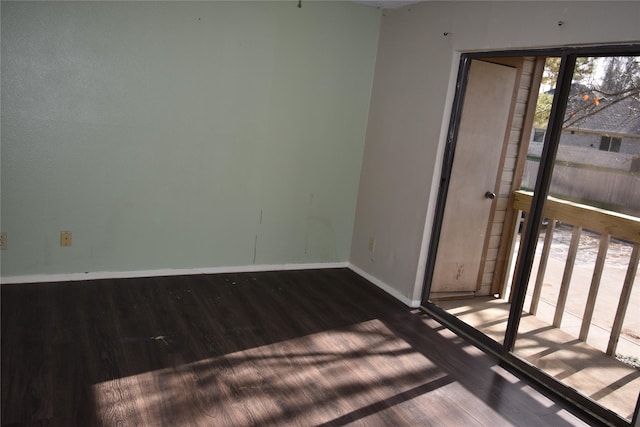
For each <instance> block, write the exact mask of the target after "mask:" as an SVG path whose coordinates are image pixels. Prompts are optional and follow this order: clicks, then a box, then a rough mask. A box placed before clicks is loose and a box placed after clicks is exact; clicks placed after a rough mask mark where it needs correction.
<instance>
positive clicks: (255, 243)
mask: <svg viewBox="0 0 640 427" xmlns="http://www.w3.org/2000/svg"><path fill="white" fill-rule="evenodd" d="M257 252H258V235H257V234H256V237H255V239H254V240H253V263H254V264H255V263H256V253H257Z"/></svg>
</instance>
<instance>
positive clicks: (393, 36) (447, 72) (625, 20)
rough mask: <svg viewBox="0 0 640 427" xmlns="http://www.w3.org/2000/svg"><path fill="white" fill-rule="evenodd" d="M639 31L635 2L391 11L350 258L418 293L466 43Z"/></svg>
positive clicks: (493, 46)
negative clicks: (373, 243)
mask: <svg viewBox="0 0 640 427" xmlns="http://www.w3.org/2000/svg"><path fill="white" fill-rule="evenodd" d="M558 21H563V25H561V26H559V25H558ZM444 33H448V34H447V35H446V36H445V35H444ZM631 41H635V42H639V41H640V3H637V2H426V3H421V4H418V5H413V6H407V7H403V8H400V9H393V10H388V11H385V13H384V14H383V18H382V26H381V29H380V42H379V45H378V56H377V62H376V69H375V75H374V86H373V92H372V100H371V106H370V110H369V121H368V127H367V136H366V143H365V151H364V158H363V164H362V170H361V175H360V187H359V193H358V202H357V207H356V220H355V226H354V232H353V241H352V246H351V258H350V261H351V263H352V264H353V265H354V266H355V267H357V269H359V270H361V271H362V272H364V273H366V274H367V275H368V276H370V277H372V278H376V279H378V281H380V282H381V283H384V284H386V285H387V286H389V287H390V288H391V289H392V290H393V291H394V292H395V293H397V294H398V295H400V296H402V297H403V298H405V299H408V300H411V301H414V302H415V301H417V300H419V299H420V292H421V287H422V280H423V276H424V266H425V261H426V255H427V251H426V248H427V245H428V243H429V239H430V232H431V227H432V219H433V213H434V209H435V202H436V193H437V190H438V184H439V178H440V167H441V162H442V152H443V146H444V142H445V137H446V133H447V129H448V121H449V113H450V109H451V104H452V101H453V96H454V89H455V87H454V86H455V79H456V76H457V64H458V60H459V56H460V53H461V52H467V51H483V50H508V49H521V48H540V47H550V46H562V45H578V44H601V43H617V42H631ZM370 237H375V239H376V246H375V251H374V252H373V253H371V252H370V251H369V247H368V243H369V238H370Z"/></svg>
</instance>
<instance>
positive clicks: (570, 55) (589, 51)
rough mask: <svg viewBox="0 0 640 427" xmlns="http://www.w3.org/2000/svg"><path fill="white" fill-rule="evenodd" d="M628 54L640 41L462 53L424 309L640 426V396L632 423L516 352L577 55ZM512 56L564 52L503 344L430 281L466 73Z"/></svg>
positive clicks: (521, 368) (575, 398) (508, 362)
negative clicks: (434, 293)
mask: <svg viewBox="0 0 640 427" xmlns="http://www.w3.org/2000/svg"><path fill="white" fill-rule="evenodd" d="M625 54H629V55H631V54H635V55H640V43H628V44H615V45H613V44H612V45H593V46H569V47H557V48H549V49H532V50H511V51H485V52H473V53H471V52H470V53H462V54H461V56H460V62H459V66H458V76H457V80H456V93H455V96H454V100H453V105H452V110H451V116H450V119H449V128H448V132H447V139H446V143H445V149H444V156H443V160H442V169H441V170H442V172H441V177H440V186H439V188H438V195H437V199H436V208H435V213H434V219H433V226H432V233H431V240H430V242H429V251H428V255H427V260H426V267H425V276H424V284H423V290H422V299H421V309H422V310H423V311H425V312H426V313H427V314H429V315H430V316H432V317H434V318H435V319H436V320H438V321H439V322H441V323H442V324H444V325H445V326H446V327H448V328H449V329H452V330H453V331H454V332H456V333H457V334H459V335H461V336H463V337H465V338H467V339H469V340H470V341H471V342H473V343H474V344H475V345H476V346H478V347H479V348H481V349H482V350H484V351H485V352H487V353H489V354H492V355H493V356H495V357H496V358H497V359H498V360H499V361H500V363H501V364H502V365H503V366H505V367H507V368H510V369H512V370H514V371H517V372H519V373H521V374H523V375H525V376H526V377H528V378H529V379H531V380H533V381H535V382H537V383H538V384H540V385H542V386H543V387H545V388H547V389H548V390H550V391H551V392H552V393H554V394H556V395H557V396H558V397H559V398H561V399H563V400H565V401H566V402H568V403H570V404H572V405H574V406H575V407H576V408H577V409H579V410H580V411H582V412H585V413H586V414H588V415H589V416H591V417H594V418H595V419H597V420H599V421H603V422H605V423H613V424H615V425H629V426H634V427H638V426H640V396H639V398H638V401H637V402H636V409H635V411H634V415H633V419H632V421H631V423H629V422H628V421H627V420H625V419H623V418H621V417H620V416H618V415H617V414H616V413H614V412H613V411H610V410H608V409H606V408H604V407H602V406H600V405H598V404H596V403H595V402H593V401H592V400H590V399H588V398H587V397H585V396H583V395H582V394H580V393H578V392H577V391H576V390H574V389H573V388H571V387H568V386H566V385H564V384H562V383H561V382H559V381H558V380H556V379H555V378H553V377H551V376H549V375H547V374H545V373H544V372H542V371H541V370H539V369H538V368H535V367H533V366H532V365H530V364H529V363H527V362H526V361H524V360H523V359H521V358H519V357H518V356H517V355H515V354H514V352H513V348H514V344H515V340H516V337H517V332H518V326H519V321H520V314H521V313H522V309H523V307H524V300H525V294H526V284H527V283H528V282H529V278H530V275H531V269H532V265H533V260H534V256H535V250H536V245H537V235H538V233H539V231H540V224H541V222H542V218H543V211H544V204H545V201H546V197H547V195H548V192H549V187H550V184H551V173H552V170H553V164H554V160H555V156H556V153H557V149H558V145H559V141H560V131H561V129H562V122H563V114H564V110H565V107H566V101H567V98H568V94H569V89H570V86H571V79H572V76H573V68H574V66H575V62H576V58H577V57H578V56H615V55H625ZM510 56H515V57H523V56H535V57H540V56H542V57H550V56H552V57H560V58H561V66H560V71H559V75H558V81H557V83H556V96H554V99H553V104H552V108H551V113H550V117H549V125H548V128H547V129H548V131H547V132H546V135H545V139H544V143H543V150H542V155H541V159H540V165H539V169H538V176H537V179H536V185H535V189H534V198H533V200H532V204H531V209H530V211H529V219H528V220H527V221H526V226H525V230H523V234H522V235H523V240H522V242H521V250H520V259H519V260H518V263H517V265H516V271H515V275H514V280H513V284H512V292H513V293H512V298H511V309H510V313H509V320H508V324H507V329H506V332H505V337H504V343H503V344H500V343H498V342H496V341H494V340H492V339H491V338H489V337H487V336H486V335H484V334H483V333H481V332H480V331H478V330H477V329H475V328H473V327H471V326H469V325H467V324H466V323H464V322H462V321H461V320H459V319H458V318H456V317H455V316H454V315H452V314H450V313H448V312H446V311H445V310H443V309H441V308H440V307H438V306H437V305H436V304H434V303H432V302H431V301H429V293H430V291H431V280H432V277H433V272H434V267H435V260H436V255H437V249H438V242H439V240H440V235H441V225H442V221H443V218H444V207H445V204H446V200H447V193H448V184H449V180H450V177H451V170H452V165H453V158H454V153H455V148H456V139H457V133H458V128H459V125H460V116H461V112H462V107H463V104H464V93H465V90H466V85H467V76H468V73H469V68H470V63H471V60H472V59H482V58H489V57H510ZM532 236H533V237H532Z"/></svg>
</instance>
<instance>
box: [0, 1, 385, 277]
mask: <svg viewBox="0 0 640 427" xmlns="http://www.w3.org/2000/svg"><path fill="white" fill-rule="evenodd" d="M1 7H2V128H1V131H2V146H1V149H2V157H1V159H2V181H1V182H2V217H1V218H2V224H1V227H2V230H3V231H6V232H7V233H8V249H7V250H3V251H2V275H3V276H16V275H27V274H54V273H75V272H93V271H129V270H152V269H164V268H199V267H216V266H238V265H250V264H280V263H316V262H334V261H347V260H348V257H349V253H350V246H351V237H352V231H353V221H354V212H355V203H356V195H357V187H358V179H359V173H360V165H361V161H362V153H363V146H364V138H365V129H366V121H367V114H368V106H369V100H370V93H371V87H372V78H373V70H374V63H375V56H376V49H377V41H378V31H379V24H380V12H379V11H378V10H376V9H374V8H371V7H367V6H362V5H357V4H353V3H350V2H320V3H314V2H304V3H303V7H302V9H298V8H297V7H296V3H295V2H291V1H287V2H68V3H67V2H4V1H3V2H2V6H1ZM61 230H71V231H72V232H73V246H72V247H70V248H63V247H60V246H59V232H60V231H61ZM256 242H257V243H256Z"/></svg>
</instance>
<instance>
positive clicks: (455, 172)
mask: <svg viewBox="0 0 640 427" xmlns="http://www.w3.org/2000/svg"><path fill="white" fill-rule="evenodd" d="M516 71H517V70H516V69H515V68H513V67H508V66H504V65H498V64H492V63H489V62H483V61H479V60H473V61H472V62H471V66H470V69H469V75H468V79H467V88H466V91H465V97H464V104H463V107H462V114H461V118H460V126H459V129H458V136H457V141H456V149H455V154H454V160H453V165H452V170H451V178H450V181H449V189H448V193H447V200H446V206H445V210H444V217H443V221H442V227H441V232H440V240H439V242H438V252H437V255H436V263H435V267H434V272H433V278H432V282H431V293H430V298H431V299H434V296H436V295H437V296H447V295H455V294H456V293H462V294H468V293H471V292H475V291H476V289H477V287H478V285H479V277H478V275H479V274H478V273H479V271H480V268H481V264H482V260H483V258H484V253H483V252H484V248H485V247H486V245H485V239H486V238H487V234H488V231H489V230H488V229H489V219H490V217H491V212H492V209H494V204H495V199H494V198H491V194H495V193H497V190H498V189H497V188H496V186H497V185H499V182H498V173H499V167H500V164H501V157H502V153H503V146H504V144H505V140H506V138H505V137H506V132H507V124H508V123H509V114H510V109H511V102H512V99H513V91H514V84H515V80H516V74H517V73H516Z"/></svg>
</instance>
